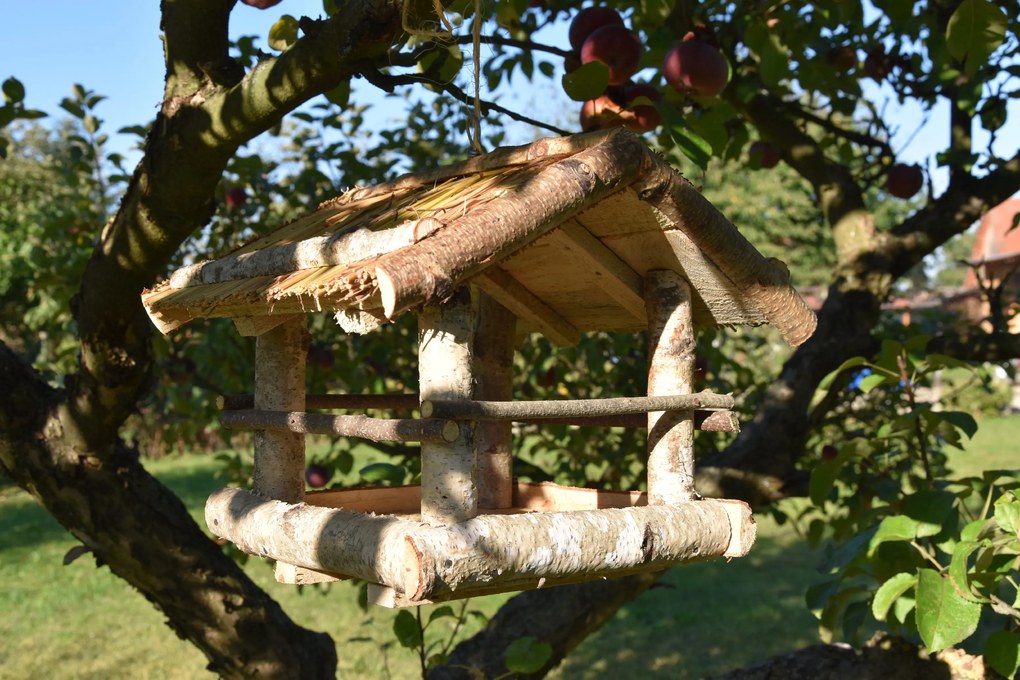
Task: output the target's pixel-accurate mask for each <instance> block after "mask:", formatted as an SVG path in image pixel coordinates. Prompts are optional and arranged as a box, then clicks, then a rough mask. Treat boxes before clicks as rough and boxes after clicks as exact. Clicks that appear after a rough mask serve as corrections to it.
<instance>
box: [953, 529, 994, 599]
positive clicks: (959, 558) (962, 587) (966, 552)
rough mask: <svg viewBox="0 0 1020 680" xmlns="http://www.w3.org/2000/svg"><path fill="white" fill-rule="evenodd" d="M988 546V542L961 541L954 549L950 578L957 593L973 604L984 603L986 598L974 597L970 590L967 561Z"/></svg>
mask: <svg viewBox="0 0 1020 680" xmlns="http://www.w3.org/2000/svg"><path fill="white" fill-rule="evenodd" d="M984 545H987V542H986V541H981V542H974V541H961V542H959V543H957V544H956V547H955V548H954V549H953V559H952V561H951V562H950V563H949V578H950V580H952V582H953V585H954V586H955V587H956V592H957V593H958V594H959V595H960V596H961V597H963V598H965V599H967V600H970V601H971V602H984V601H985V600H984V598H979V597H974V595H973V593H972V592H971V590H970V578H969V577H968V575H967V571H968V569H967V560H968V559H969V558H970V556H971V555H972V554H973V553H974V551H975V550H977V549H978V548H980V547H982V546H984Z"/></svg>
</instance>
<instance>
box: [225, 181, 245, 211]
mask: <svg viewBox="0 0 1020 680" xmlns="http://www.w3.org/2000/svg"><path fill="white" fill-rule="evenodd" d="M224 199H225V203H226V204H227V208H229V209H230V210H240V209H241V208H243V207H244V204H245V203H246V202H247V201H248V194H247V192H245V190H244V189H242V188H241V187H234V188H233V189H231V190H230V191H228V192H227V195H226V196H225V197H224Z"/></svg>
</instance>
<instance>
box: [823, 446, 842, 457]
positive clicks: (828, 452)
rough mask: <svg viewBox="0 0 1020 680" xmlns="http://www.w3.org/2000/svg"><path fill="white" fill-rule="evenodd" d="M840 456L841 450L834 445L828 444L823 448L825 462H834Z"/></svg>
mask: <svg viewBox="0 0 1020 680" xmlns="http://www.w3.org/2000/svg"><path fill="white" fill-rule="evenodd" d="M838 455H839V449H837V448H836V447H835V446H833V445H832V444H826V445H825V446H823V447H822V459H823V460H833V459H834V458H835V457H836V456H838Z"/></svg>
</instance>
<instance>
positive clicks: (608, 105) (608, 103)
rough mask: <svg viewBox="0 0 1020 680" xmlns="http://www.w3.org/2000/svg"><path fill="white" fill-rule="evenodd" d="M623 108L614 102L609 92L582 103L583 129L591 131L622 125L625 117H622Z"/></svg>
mask: <svg viewBox="0 0 1020 680" xmlns="http://www.w3.org/2000/svg"><path fill="white" fill-rule="evenodd" d="M622 109H623V107H621V106H620V105H619V104H617V103H616V102H614V101H613V100H612V98H611V97H610V96H609V95H608V94H604V95H602V96H601V97H598V98H597V99H589V100H588V101H586V102H585V103H584V104H582V105H581V129H582V130H584V131H585V132H589V131H591V130H605V129H606V128H611V127H620V126H621V125H623V124H624V120H623V118H621V117H620V112H621V111H622Z"/></svg>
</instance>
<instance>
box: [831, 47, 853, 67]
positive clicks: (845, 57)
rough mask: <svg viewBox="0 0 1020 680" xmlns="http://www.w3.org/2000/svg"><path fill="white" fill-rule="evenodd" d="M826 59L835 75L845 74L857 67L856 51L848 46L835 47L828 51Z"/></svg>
mask: <svg viewBox="0 0 1020 680" xmlns="http://www.w3.org/2000/svg"><path fill="white" fill-rule="evenodd" d="M826 59H828V61H829V63H830V64H832V68H834V69H835V70H836V72H837V73H846V72H847V71H849V70H850V69H852V68H853V67H855V66H857V50H856V49H854V48H853V47H851V46H850V45H837V46H836V47H833V48H832V49H831V50H829V53H828V55H826Z"/></svg>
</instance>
